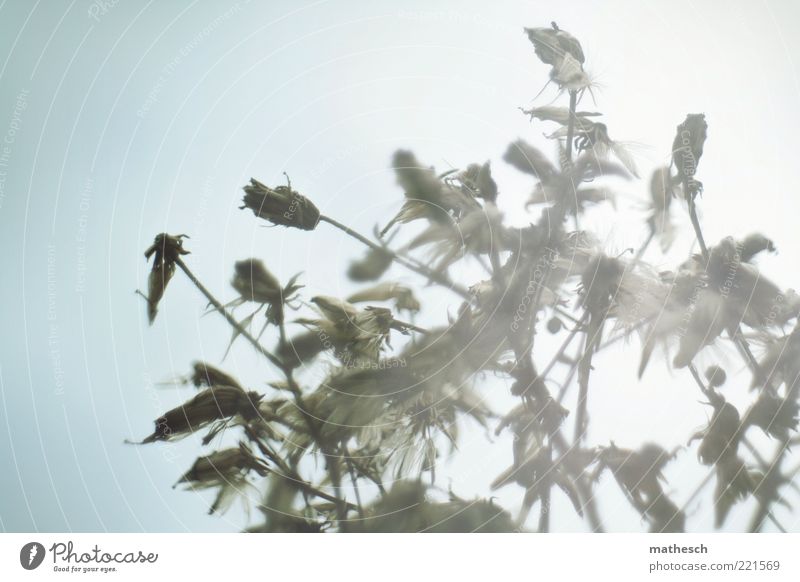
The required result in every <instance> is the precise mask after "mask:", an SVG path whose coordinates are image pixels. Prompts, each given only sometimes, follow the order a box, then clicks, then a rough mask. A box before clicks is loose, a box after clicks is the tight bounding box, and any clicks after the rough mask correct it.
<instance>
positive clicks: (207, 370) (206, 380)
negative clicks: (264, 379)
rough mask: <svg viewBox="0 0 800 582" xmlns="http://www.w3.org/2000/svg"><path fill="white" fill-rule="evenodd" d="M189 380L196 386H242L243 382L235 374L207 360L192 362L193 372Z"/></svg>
mask: <svg viewBox="0 0 800 582" xmlns="http://www.w3.org/2000/svg"><path fill="white" fill-rule="evenodd" d="M188 380H189V381H191V383H192V384H194V386H195V387H196V388H200V387H203V386H206V387H211V386H233V387H235V388H241V384H239V382H238V381H237V380H236V379H235V378H234V377H233V376H231V375H230V374H227V373H225V372H223V371H222V370H220V369H219V368H215V367H214V366H212V365H211V364H209V363H207V362H194V363H193V364H192V374H191V376H190V377H189V378H188Z"/></svg>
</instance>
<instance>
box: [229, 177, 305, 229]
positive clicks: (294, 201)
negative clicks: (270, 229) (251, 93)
mask: <svg viewBox="0 0 800 582" xmlns="http://www.w3.org/2000/svg"><path fill="white" fill-rule="evenodd" d="M242 201H243V202H244V205H243V206H240V208H241V209H244V208H249V209H250V210H252V211H253V214H255V215H256V216H258V217H259V218H263V219H264V220H268V221H270V222H271V223H273V224H278V225H281V226H289V227H293V228H299V229H302V230H314V229H315V228H316V227H317V224H318V223H319V217H320V212H319V209H318V208H317V207H316V206H314V203H313V202H311V200H309V199H308V198H306V197H305V196H303V195H302V194H300V193H299V192H296V191H295V190H292V184H291V182H288V183H287V185H286V186H276V187H275V188H270V187H269V186H266V185H264V184H262V183H261V182H259V181H258V180H256V179H255V178H250V184H248V185H247V186H245V187H244V198H243V200H242Z"/></svg>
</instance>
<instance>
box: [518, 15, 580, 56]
mask: <svg viewBox="0 0 800 582" xmlns="http://www.w3.org/2000/svg"><path fill="white" fill-rule="evenodd" d="M525 34H527V35H528V39H529V40H530V41H531V43H533V48H534V50H535V51H536V56H538V57H539V59H540V60H541V61H542V62H543V63H544V64H546V65H552V66H557V65H558V64H559V63H560V62H561V61H562V60H563V59H564V57H565V56H566V55H570V56H572V58H574V59H575V60H576V61H578V62H579V63H581V64H583V63H584V62H586V57H585V56H584V54H583V48H582V47H581V43H580V42H578V39H577V38H575V37H574V36H572V35H571V34H570V33H568V32H567V31H565V30H561V29H560V28H559V27H558V25H557V24H556V23H555V22H552V23H551V28H544V27H541V28H526V29H525Z"/></svg>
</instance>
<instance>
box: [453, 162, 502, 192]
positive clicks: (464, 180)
mask: <svg viewBox="0 0 800 582" xmlns="http://www.w3.org/2000/svg"><path fill="white" fill-rule="evenodd" d="M456 179H457V181H458V183H459V184H460V185H461V187H462V188H464V189H465V190H466V191H467V192H468V193H469V194H471V195H473V196H475V197H476V198H482V199H483V200H486V201H487V202H495V201H496V200H497V183H496V182H495V181H494V178H492V166H491V163H490V162H489V161H486V162H484V163H483V164H470V165H469V166H467V169H466V170H464V171H463V172H459V173H458V175H457V176H456Z"/></svg>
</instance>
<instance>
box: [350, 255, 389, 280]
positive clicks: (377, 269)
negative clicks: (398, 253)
mask: <svg viewBox="0 0 800 582" xmlns="http://www.w3.org/2000/svg"><path fill="white" fill-rule="evenodd" d="M392 260H393V258H392V254H391V253H390V252H389V251H388V250H384V249H380V248H377V249H375V248H370V249H368V250H367V252H366V254H365V255H364V257H363V258H361V259H358V260H355V261H352V262H351V263H350V267H349V268H348V269H347V276H348V277H349V278H350V280H351V281H356V282H363V281H375V280H377V279H380V278H381V276H382V275H383V274H384V273H385V272H386V270H387V269H388V268H389V267H390V266H391V265H392Z"/></svg>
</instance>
